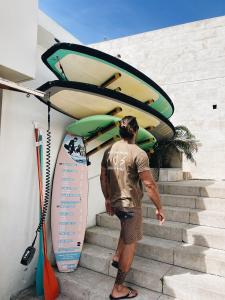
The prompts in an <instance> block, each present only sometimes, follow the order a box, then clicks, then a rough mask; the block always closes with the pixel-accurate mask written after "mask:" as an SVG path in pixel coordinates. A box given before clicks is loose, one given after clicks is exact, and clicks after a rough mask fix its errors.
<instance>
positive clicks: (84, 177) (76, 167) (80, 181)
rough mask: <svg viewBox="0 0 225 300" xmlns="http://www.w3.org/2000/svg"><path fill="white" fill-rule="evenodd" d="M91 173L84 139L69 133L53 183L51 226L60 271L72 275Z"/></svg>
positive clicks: (58, 159) (83, 232)
mask: <svg viewBox="0 0 225 300" xmlns="http://www.w3.org/2000/svg"><path fill="white" fill-rule="evenodd" d="M87 198H88V172H87V159H86V153H85V147H84V143H83V139H82V138H81V137H78V136H74V135H71V134H66V136H65V138H64V140H63V143H62V145H61V148H60V151H59V154H58V158H57V162H56V167H55V174H54V181H53V191H52V208H51V227H52V241H53V250H54V254H55V258H56V263H57V267H58V270H59V271H60V272H72V271H74V270H75V269H76V267H77V264H78V262H79V258H80V254H81V250H82V246H83V241H84V235H85V228H86V221H87Z"/></svg>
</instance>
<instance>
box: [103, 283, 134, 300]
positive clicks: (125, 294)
mask: <svg viewBox="0 0 225 300" xmlns="http://www.w3.org/2000/svg"><path fill="white" fill-rule="evenodd" d="M137 295H138V292H137V291H136V290H134V289H132V288H131V287H126V286H123V287H122V288H120V290H119V291H118V290H117V289H115V288H114V289H113V291H112V294H111V295H110V296H109V298H110V299H130V298H135V297H137Z"/></svg>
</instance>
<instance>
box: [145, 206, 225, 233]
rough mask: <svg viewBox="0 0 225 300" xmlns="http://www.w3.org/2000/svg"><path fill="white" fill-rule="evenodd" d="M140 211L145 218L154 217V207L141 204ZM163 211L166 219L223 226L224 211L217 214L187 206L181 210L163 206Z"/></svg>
mask: <svg viewBox="0 0 225 300" xmlns="http://www.w3.org/2000/svg"><path fill="white" fill-rule="evenodd" d="M142 211H143V216H144V217H145V218H151V219H156V214H155V211H156V210H155V207H153V206H146V205H143V209H142ZM164 212H165V216H166V220H167V221H173V222H181V223H187V224H194V225H204V226H210V227H219V228H225V213H224V214H218V213H217V212H215V213H213V212H212V211H211V212H208V211H196V210H193V209H189V208H185V209H182V210H181V209H179V208H168V207H164Z"/></svg>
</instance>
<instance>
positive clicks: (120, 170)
mask: <svg viewBox="0 0 225 300" xmlns="http://www.w3.org/2000/svg"><path fill="white" fill-rule="evenodd" d="M138 129H139V127H138V124H137V121H136V118H134V117H132V116H127V117H124V118H123V119H122V120H121V121H120V127H119V132H120V136H121V138H122V139H121V140H120V141H118V142H116V143H114V144H113V145H112V146H111V147H110V148H109V149H107V150H106V151H105V153H104V156H103V159H102V164H101V176H100V181H101V188H102V192H103V194H104V197H105V205H106V211H107V213H108V214H109V215H111V216H112V215H114V214H115V215H116V216H117V217H118V218H119V219H120V222H121V231H120V238H119V242H118V246H117V250H116V253H115V255H114V257H113V261H112V265H113V266H114V267H116V268H118V272H117V276H116V280H115V284H114V287H113V289H112V293H111V295H110V299H129V298H134V297H136V296H137V294H138V293H137V291H136V290H134V289H132V288H130V287H126V286H125V285H124V284H123V283H124V281H125V277H126V275H127V273H128V272H129V270H130V267H131V264H132V261H133V257H134V253H135V249H136V243H137V241H138V240H141V239H142V236H143V232H142V209H141V199H142V197H143V187H142V182H143V183H144V185H145V188H146V191H147V193H148V196H149V198H150V199H151V200H152V202H153V203H154V204H155V206H156V217H157V219H158V220H159V222H160V224H163V222H164V220H165V217H164V213H163V210H162V207H161V204H160V196H159V192H158V190H157V186H156V184H155V181H154V179H153V177H152V175H151V172H150V167H149V159H148V156H147V154H146V153H145V152H144V151H143V150H142V149H140V148H139V147H138V146H137V145H135V139H136V136H137V133H138Z"/></svg>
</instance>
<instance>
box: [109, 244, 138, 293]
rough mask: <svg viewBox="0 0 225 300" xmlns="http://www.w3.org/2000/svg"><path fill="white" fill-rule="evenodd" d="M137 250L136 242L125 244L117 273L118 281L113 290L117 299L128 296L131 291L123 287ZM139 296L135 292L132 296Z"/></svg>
mask: <svg viewBox="0 0 225 300" xmlns="http://www.w3.org/2000/svg"><path fill="white" fill-rule="evenodd" d="M135 250H136V242H133V243H131V244H124V243H123V247H122V252H121V253H120V258H119V269H118V272H117V277H116V281H115V284H114V287H113V290H112V293H111V295H112V296H113V297H115V298H118V297H122V296H125V295H127V294H128V292H129V289H128V288H127V287H126V286H124V285H123V283H124V281H125V278H126V275H127V273H128V272H129V270H130V267H131V264H132V261H133V258H134V254H135ZM136 294H137V291H135V290H133V291H132V292H131V294H130V296H134V295H136Z"/></svg>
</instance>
